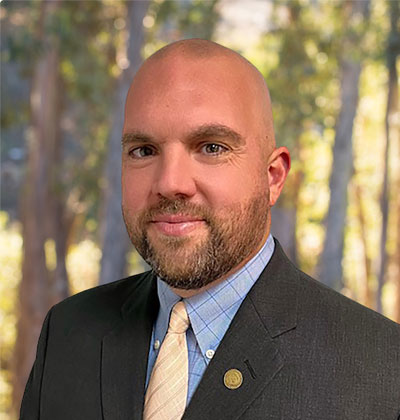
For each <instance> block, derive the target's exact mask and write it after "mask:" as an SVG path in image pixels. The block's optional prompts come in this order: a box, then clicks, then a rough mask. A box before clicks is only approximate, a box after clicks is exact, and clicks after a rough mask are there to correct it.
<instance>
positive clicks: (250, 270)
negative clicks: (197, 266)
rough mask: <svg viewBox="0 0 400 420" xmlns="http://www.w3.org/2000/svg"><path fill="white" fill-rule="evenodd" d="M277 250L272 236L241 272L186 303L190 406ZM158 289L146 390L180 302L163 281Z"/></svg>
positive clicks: (159, 283)
mask: <svg viewBox="0 0 400 420" xmlns="http://www.w3.org/2000/svg"><path fill="white" fill-rule="evenodd" d="M274 247H275V244H274V240H273V238H272V236H271V235H269V236H268V238H267V240H266V242H265V244H264V245H263V247H262V248H261V249H260V251H259V252H258V253H257V254H256V255H255V256H254V257H253V258H252V259H251V260H250V261H249V262H248V263H247V264H246V265H245V266H244V267H242V268H241V269H240V270H239V271H238V272H236V273H235V274H233V275H232V276H231V277H228V278H227V279H226V280H225V281H223V282H222V283H220V284H217V285H216V286H214V287H212V288H210V289H208V290H206V291H204V292H202V293H200V294H198V295H195V296H192V297H190V298H187V299H183V301H184V302H185V305H186V310H187V313H188V316H189V319H190V327H189V329H188V330H187V332H186V339H187V345H188V353H189V354H188V355H189V384H188V396H187V404H189V401H190V400H191V398H192V396H193V394H194V391H195V390H196V388H197V385H198V384H199V382H200V379H201V378H202V376H203V374H204V371H205V370H206V367H207V366H208V363H209V362H210V360H211V359H212V357H213V355H214V353H215V351H216V350H217V348H218V346H219V343H220V342H221V340H222V337H223V336H224V335H225V333H226V331H227V330H228V327H229V325H230V323H231V321H232V319H233V317H234V316H235V315H236V312H237V310H238V309H239V306H240V305H241V303H242V302H243V299H244V298H245V297H246V295H247V293H248V292H249V291H250V289H251V287H252V286H253V284H254V283H255V282H256V280H257V279H258V277H259V276H260V274H261V272H262V271H263V270H264V268H265V267H266V265H267V264H268V262H269V260H270V258H271V256H272V254H273V252H274ZM157 288H158V298H159V300H160V310H159V313H158V317H157V320H156V323H155V324H154V327H153V334H152V339H151V346H150V351H149V359H148V365H147V378H146V388H147V385H148V383H149V380H150V375H151V371H152V369H153V366H154V363H155V361H156V358H157V355H158V350H159V348H160V347H161V344H162V342H163V340H164V337H165V335H166V333H167V329H168V324H169V318H170V314H171V309H172V307H173V306H174V305H175V304H176V303H177V302H178V301H179V300H181V298H180V296H178V295H176V294H175V293H174V292H173V291H172V290H171V289H170V288H169V286H168V285H167V284H166V283H164V282H163V281H162V280H161V279H160V278H158V279H157Z"/></svg>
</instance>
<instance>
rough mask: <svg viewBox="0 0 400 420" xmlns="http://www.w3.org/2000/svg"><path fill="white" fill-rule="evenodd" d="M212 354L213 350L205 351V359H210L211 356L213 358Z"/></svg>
mask: <svg viewBox="0 0 400 420" xmlns="http://www.w3.org/2000/svg"><path fill="white" fill-rule="evenodd" d="M214 353H215V351H214V350H211V349H209V350H207V351H206V357H207V359H212V358H213V356H214Z"/></svg>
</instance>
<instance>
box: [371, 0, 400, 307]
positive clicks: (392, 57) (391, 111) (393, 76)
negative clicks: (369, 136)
mask: <svg viewBox="0 0 400 420" xmlns="http://www.w3.org/2000/svg"><path fill="white" fill-rule="evenodd" d="M389 10H390V33H389V39H388V44H387V68H388V73H389V80H388V98H387V107H386V115H385V133H386V139H385V140H386V141H385V145H384V162H383V184H382V192H381V203H380V204H381V213H382V226H381V240H380V247H379V260H378V289H377V293H376V308H377V311H378V312H382V289H383V285H384V283H385V273H386V266H387V260H388V255H387V251H386V241H387V228H388V219H389V197H388V190H389V147H390V144H391V143H392V138H393V137H395V135H396V134H397V124H396V118H398V85H397V68H396V60H397V55H398V54H399V46H398V44H399V40H398V37H399V30H398V28H397V22H398V20H399V4H398V2H396V1H390V2H389Z"/></svg>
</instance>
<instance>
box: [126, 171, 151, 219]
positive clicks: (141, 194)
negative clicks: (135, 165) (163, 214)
mask: <svg viewBox="0 0 400 420" xmlns="http://www.w3.org/2000/svg"><path fill="white" fill-rule="evenodd" d="M121 186H122V205H123V206H124V207H125V208H127V209H132V210H135V211H136V210H141V209H142V208H144V207H145V206H146V197H148V187H146V179H143V177H141V176H140V174H137V173H132V172H130V171H127V170H124V169H123V170H122V177H121Z"/></svg>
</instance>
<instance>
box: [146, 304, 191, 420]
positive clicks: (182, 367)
mask: <svg viewBox="0 0 400 420" xmlns="http://www.w3.org/2000/svg"><path fill="white" fill-rule="evenodd" d="M188 327H189V318H188V315H187V312H186V308H185V304H184V303H183V302H182V301H180V302H178V303H177V304H176V305H175V306H174V307H173V308H172V312H171V318H170V321H169V327H168V331H167V335H166V336H165V338H164V341H163V343H162V345H161V347H160V352H159V354H158V356H157V360H156V363H155V364H154V368H153V371H152V373H151V377H150V381H149V385H148V387H147V392H146V397H145V402H144V413H143V420H178V419H180V418H182V416H183V413H184V411H185V407H186V398H187V390H188V350H187V343H186V330H187V329H188Z"/></svg>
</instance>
